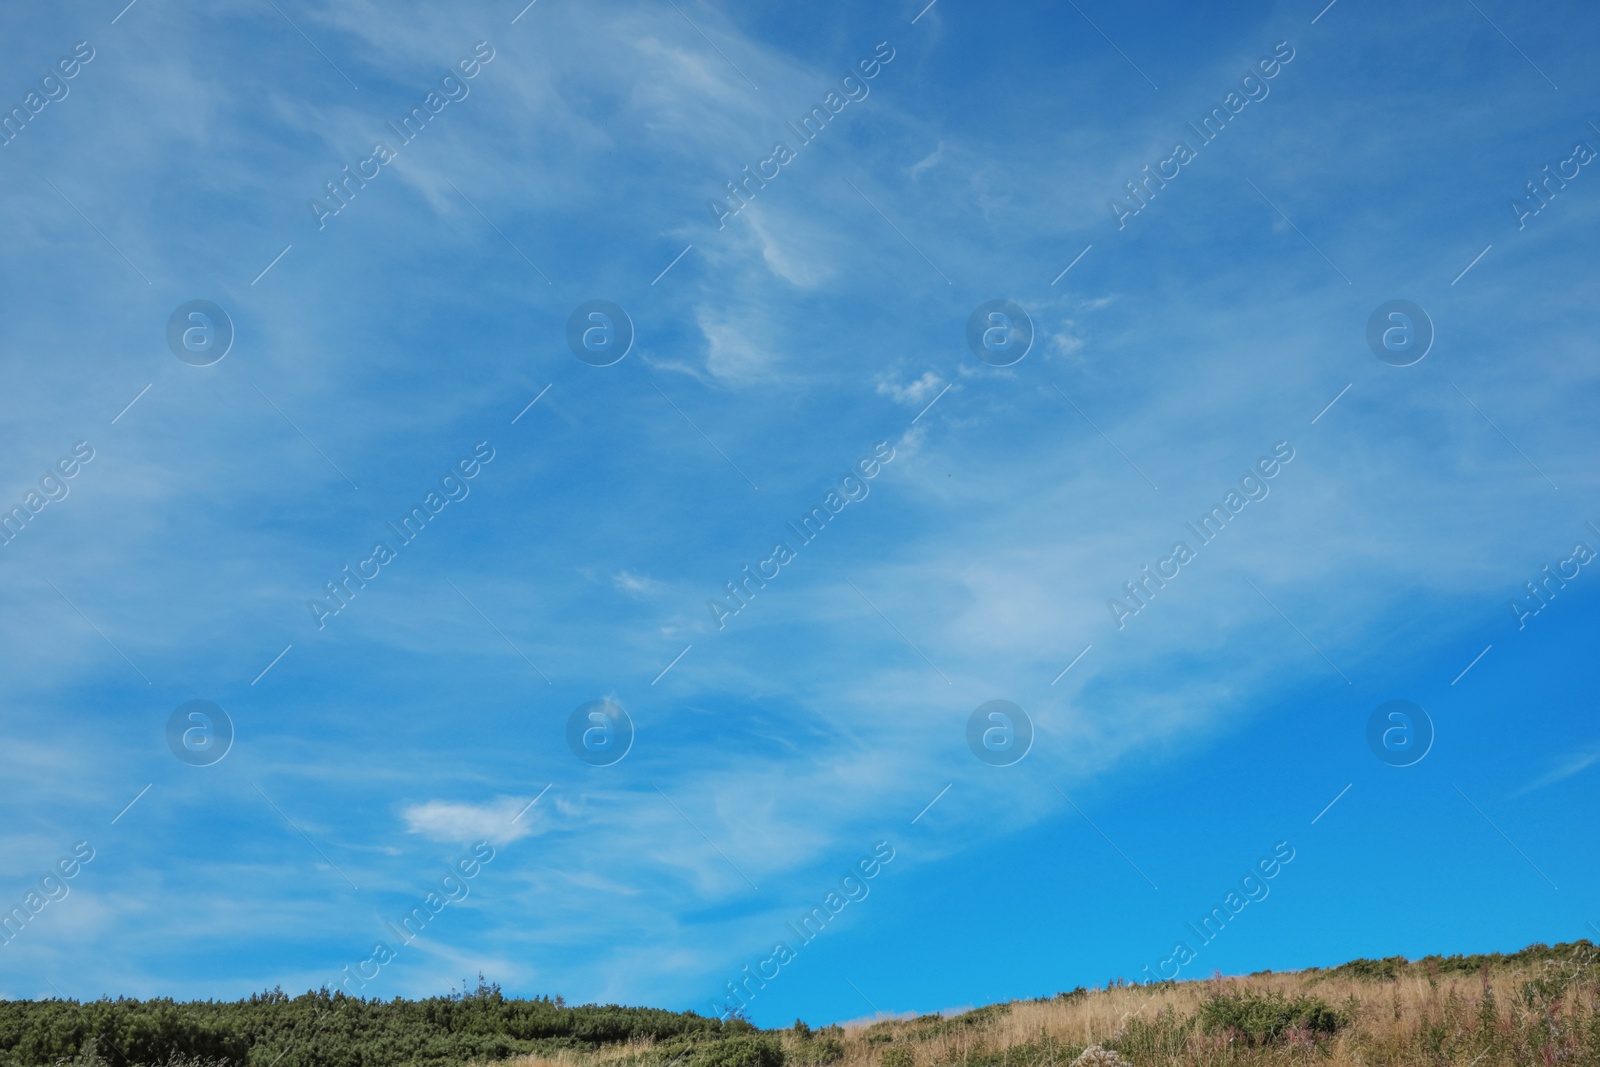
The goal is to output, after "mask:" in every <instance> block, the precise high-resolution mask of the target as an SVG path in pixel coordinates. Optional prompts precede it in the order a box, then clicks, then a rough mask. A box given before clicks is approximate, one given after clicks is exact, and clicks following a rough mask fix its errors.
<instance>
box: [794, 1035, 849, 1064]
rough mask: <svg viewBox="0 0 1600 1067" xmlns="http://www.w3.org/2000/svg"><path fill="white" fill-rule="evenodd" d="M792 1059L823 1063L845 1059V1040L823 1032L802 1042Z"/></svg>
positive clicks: (803, 1062) (807, 1062)
mask: <svg viewBox="0 0 1600 1067" xmlns="http://www.w3.org/2000/svg"><path fill="white" fill-rule="evenodd" d="M792 1059H793V1060H794V1062H795V1063H798V1064H814V1065H819V1067H820V1065H822V1064H829V1063H838V1062H839V1061H840V1060H842V1059H844V1042H842V1041H840V1040H839V1039H838V1038H837V1037H833V1036H831V1035H829V1034H822V1035H820V1036H818V1037H814V1038H812V1039H811V1040H809V1041H802V1042H800V1044H799V1046H798V1047H796V1048H795V1050H794V1053H793V1055H792Z"/></svg>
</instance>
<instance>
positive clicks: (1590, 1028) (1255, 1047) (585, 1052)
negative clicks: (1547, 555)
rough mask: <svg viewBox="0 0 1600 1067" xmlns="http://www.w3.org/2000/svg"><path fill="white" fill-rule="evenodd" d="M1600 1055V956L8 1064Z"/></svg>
mask: <svg viewBox="0 0 1600 1067" xmlns="http://www.w3.org/2000/svg"><path fill="white" fill-rule="evenodd" d="M468 1064H471V1065H475V1067H491V1065H493V1067H1157V1065H1160V1067H1310V1065H1313V1064H1317V1065H1322V1064H1326V1065H1329V1067H1557V1065H1562V1067H1565V1065H1574V1067H1600V953H1597V951H1596V949H1595V947H1594V946H1593V945H1591V944H1590V943H1589V942H1587V941H1580V942H1576V943H1574V944H1570V945H1557V946H1554V947H1549V946H1545V945H1534V946H1532V947H1530V948H1527V949H1524V950H1522V951H1521V952H1517V953H1512V954H1510V955H1499V954H1495V955H1488V956H1464V957H1463V956H1451V957H1428V958H1425V959H1422V960H1416V961H1411V962H1408V961H1406V960H1404V959H1401V958H1398V957H1396V958H1392V959H1386V960H1356V961H1354V962H1352V963H1347V964H1345V965H1343V966H1341V967H1335V968H1331V969H1326V970H1307V971H1298V972H1293V973H1284V974H1271V973H1262V974H1255V975H1250V976H1248V977H1243V978H1220V977H1219V978H1213V979H1211V980H1206V981H1193V982H1178V983H1173V982H1166V983H1161V984H1157V985H1128V984H1122V983H1120V982H1118V983H1114V984H1113V985H1112V986H1111V987H1110V988H1106V989H1097V990H1084V989H1076V990H1073V991H1072V992H1068V993H1059V994H1057V995H1055V996H1051V997H1041V998H1039V999H1036V1000H1025V1001H1015V1002H1012V1003H1010V1004H995V1005H990V1006H988V1007H983V1008H978V1009H976V1010H974V1011H969V1012H966V1013H964V1014H961V1015H955V1016H952V1017H950V1018H945V1017H943V1016H940V1015H924V1016H921V1017H918V1018H905V1019H885V1020H880V1021H878V1022H874V1023H871V1024H868V1025H861V1026H851V1027H849V1028H841V1027H838V1026H828V1027H820V1028H817V1029H812V1028H811V1027H808V1026H807V1025H806V1024H804V1023H802V1022H796V1024H795V1025H794V1026H793V1027H788V1028H785V1029H782V1030H759V1029H757V1028H756V1027H754V1026H752V1025H751V1024H749V1023H748V1022H745V1021H743V1020H740V1019H727V1020H718V1019H710V1018H706V1017H704V1016H700V1015H696V1014H694V1013H692V1012H671V1011H662V1010H658V1009H651V1008H625V1007H619V1006H616V1005H578V1006H573V1005H568V1004H566V1003H565V1002H563V1001H562V1000H561V999H560V998H559V997H557V998H553V999H552V998H546V997H538V998H533V999H512V998H507V997H504V996H502V995H501V993H500V990H499V988H498V987H496V986H493V985H490V984H485V983H483V982H482V981H481V980H480V983H479V986H478V988H477V989H476V990H472V991H468V990H466V989H463V991H462V992H461V993H459V994H454V995H451V996H445V997H435V998H430V999H428V1000H419V1001H405V1000H389V1001H381V1000H367V999H361V998H353V997H346V996H344V995H343V994H342V993H337V992H334V993H330V992H329V991H327V990H322V991H320V992H315V993H306V994H303V995H301V996H297V997H290V996H287V995H286V994H284V993H282V992H281V991H278V990H274V991H272V992H270V993H265V994H258V995H257V996H254V997H251V998H250V999H248V1000H242V1001H233V1002H225V1001H199V1002H189V1003H178V1002H174V1001H170V1000H147V1001H136V1000H126V999H121V1000H115V1001H112V1000H100V1001H91V1002H88V1003H78V1002H75V1001H67V1000H54V999H52V1000H42V1001H0V1067H162V1065H165V1067H461V1065H468Z"/></svg>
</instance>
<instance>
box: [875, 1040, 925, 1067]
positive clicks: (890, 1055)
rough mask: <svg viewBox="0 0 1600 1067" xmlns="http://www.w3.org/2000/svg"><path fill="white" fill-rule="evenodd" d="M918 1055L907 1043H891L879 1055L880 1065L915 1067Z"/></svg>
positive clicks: (885, 1066)
mask: <svg viewBox="0 0 1600 1067" xmlns="http://www.w3.org/2000/svg"><path fill="white" fill-rule="evenodd" d="M916 1062H917V1059H916V1055H915V1054H914V1053H912V1051H911V1049H910V1047H909V1046H907V1045H890V1046H889V1047H888V1048H886V1049H884V1050H883V1055H881V1056H879V1057H878V1065H879V1067H915V1064H916Z"/></svg>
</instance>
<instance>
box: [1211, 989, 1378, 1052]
mask: <svg viewBox="0 0 1600 1067" xmlns="http://www.w3.org/2000/svg"><path fill="white" fill-rule="evenodd" d="M1197 1017H1198V1018H1199V1020H1200V1026H1201V1028H1202V1029H1204V1030H1205V1031H1206V1033H1208V1034H1209V1033H1216V1032H1218V1031H1227V1030H1236V1031H1238V1032H1239V1033H1241V1034H1244V1035H1246V1036H1247V1037H1249V1039H1250V1043H1251V1044H1252V1045H1265V1044H1268V1043H1271V1042H1275V1041H1278V1040H1280V1039H1281V1038H1282V1037H1283V1036H1284V1035H1285V1033H1287V1032H1288V1031H1289V1030H1291V1029H1296V1030H1305V1031H1307V1032H1309V1033H1310V1034H1312V1035H1313V1036H1318V1035H1321V1036H1326V1035H1328V1034H1332V1033H1334V1032H1335V1031H1337V1030H1339V1029H1340V1028H1341V1027H1343V1026H1344V1025H1345V1024H1346V1023H1347V1022H1348V1021H1349V1020H1348V1019H1346V1018H1345V1016H1344V1015H1343V1014H1341V1013H1340V1012H1338V1011H1336V1010H1335V1009H1334V1008H1333V1007H1332V1006H1331V1005H1329V1004H1328V1002H1327V1001H1325V1000H1323V999H1322V998H1321V997H1307V996H1301V997H1296V998H1295V999H1293V1000H1285V999H1284V997H1283V995H1282V994H1281V993H1272V994H1270V995H1266V996H1263V995H1261V994H1259V993H1231V994H1229V993H1219V994H1217V995H1215V996H1213V997H1211V999H1209V1000H1207V1001H1206V1002H1205V1003H1204V1004H1202V1005H1200V1010H1199V1012H1198V1013H1197Z"/></svg>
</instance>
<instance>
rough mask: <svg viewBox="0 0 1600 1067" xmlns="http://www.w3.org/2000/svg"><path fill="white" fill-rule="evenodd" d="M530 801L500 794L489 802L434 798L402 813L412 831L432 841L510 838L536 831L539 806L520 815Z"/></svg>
mask: <svg viewBox="0 0 1600 1067" xmlns="http://www.w3.org/2000/svg"><path fill="white" fill-rule="evenodd" d="M527 803H528V801H527V800H523V799H520V798H518V797H500V798H497V799H496V800H494V801H493V802H491V803H488V804H466V803H460V802H455V801H449V800H430V801H428V802H427V803H425V804H413V805H411V806H410V807H408V808H406V809H405V810H403V811H402V812H401V813H400V814H401V817H402V818H404V819H405V821H406V829H407V830H408V831H409V832H410V833H413V834H421V835H422V836H423V837H426V838H427V839H428V840H430V841H440V842H445V843H449V844H460V843H461V842H463V841H498V842H506V841H515V840H517V839H518V838H522V837H527V836H528V835H529V834H531V833H533V832H534V822H535V819H536V818H537V815H538V809H537V808H535V809H534V810H532V811H529V812H527V813H526V814H524V815H523V816H522V817H521V818H520V819H519V818H517V815H518V813H519V812H521V811H522V810H523V808H525V807H526V806H527ZM513 820H514V821H513Z"/></svg>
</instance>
